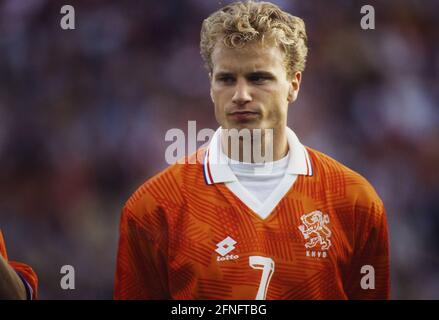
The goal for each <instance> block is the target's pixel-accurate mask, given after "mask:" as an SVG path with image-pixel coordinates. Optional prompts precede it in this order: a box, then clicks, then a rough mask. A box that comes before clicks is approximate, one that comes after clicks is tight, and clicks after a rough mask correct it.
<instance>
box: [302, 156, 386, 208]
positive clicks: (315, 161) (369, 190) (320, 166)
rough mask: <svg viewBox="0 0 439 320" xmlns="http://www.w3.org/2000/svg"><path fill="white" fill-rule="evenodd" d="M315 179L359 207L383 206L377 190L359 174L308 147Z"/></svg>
mask: <svg viewBox="0 0 439 320" xmlns="http://www.w3.org/2000/svg"><path fill="white" fill-rule="evenodd" d="M307 150H308V152H309V153H310V156H311V160H312V166H313V173H314V175H315V178H316V179H317V180H318V181H319V182H320V183H324V185H325V186H326V187H327V188H332V189H333V190H334V192H335V193H340V194H342V195H343V197H344V198H345V199H347V200H348V202H350V203H352V204H353V205H355V206H357V207H372V206H381V207H382V206H383V202H382V200H381V198H380V197H379V196H378V194H377V192H376V191H375V188H374V187H373V186H372V185H371V184H370V183H369V181H367V179H366V178H365V177H363V176H362V175H361V174H359V173H358V172H355V171H354V170H352V169H350V168H348V167H347V166H345V165H343V164H341V163H340V162H338V161H337V160H335V159H333V158H331V157H330V156H328V155H325V154H323V153H321V152H319V151H316V150H313V149H311V148H308V147H307Z"/></svg>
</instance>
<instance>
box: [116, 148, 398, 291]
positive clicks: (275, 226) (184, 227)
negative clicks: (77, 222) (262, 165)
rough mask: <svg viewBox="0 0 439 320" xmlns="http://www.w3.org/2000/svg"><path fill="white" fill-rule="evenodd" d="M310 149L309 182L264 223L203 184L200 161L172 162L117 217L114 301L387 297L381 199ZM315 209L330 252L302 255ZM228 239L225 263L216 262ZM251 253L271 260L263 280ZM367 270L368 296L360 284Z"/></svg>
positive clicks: (318, 248)
mask: <svg viewBox="0 0 439 320" xmlns="http://www.w3.org/2000/svg"><path fill="white" fill-rule="evenodd" d="M307 150H308V152H309V154H310V157H311V161H312V166H313V170H314V174H313V176H303V175H300V176H298V178H297V180H296V182H295V183H294V185H293V187H292V188H291V189H290V190H289V192H288V193H287V194H286V195H285V197H284V198H283V199H282V200H281V202H280V203H279V204H278V205H277V206H276V208H275V209H274V210H273V212H272V213H271V214H270V216H269V217H268V218H267V219H265V220H262V219H261V218H259V216H257V215H256V214H255V213H254V212H252V211H251V209H249V208H248V207H247V206H246V205H245V204H244V203H243V202H241V201H240V200H239V199H238V198H237V197H236V196H235V195H234V194H233V193H232V192H231V191H229V189H228V188H227V187H226V186H225V185H224V184H214V185H207V184H206V183H205V180H204V177H203V167H202V164H176V165H173V166H171V167H169V168H168V169H166V170H165V171H163V172H162V173H160V174H158V175H157V176H155V177H153V178H152V179H150V180H149V181H147V182H146V183H145V184H143V185H142V186H141V187H140V188H139V189H138V190H137V191H136V192H135V193H134V194H133V195H132V196H131V198H130V199H129V200H128V201H127V203H126V205H125V207H124V209H123V212H122V217H121V222H120V238H119V250H118V257H117V269H116V279H115V293H114V298H115V299H255V298H256V295H257V293H258V291H259V290H260V288H261V286H262V291H263V292H265V298H266V299H388V298H389V292H390V280H389V247H388V234H387V222H386V214H385V209H384V206H383V203H382V201H381V199H380V198H379V197H378V195H377V194H376V192H375V190H374V189H373V187H372V186H371V185H370V184H369V183H368V182H367V181H366V180H365V179H364V178H363V177H362V176H360V175H359V174H357V173H355V172H354V171H352V170H350V169H348V168H347V167H345V166H343V165H342V164H340V163H338V162H337V161H335V160H333V159H332V158H330V157H328V156H326V155H324V154H322V153H320V152H318V151H315V150H313V149H310V148H307ZM198 152H204V151H201V150H199V151H198ZM194 156H196V155H193V156H192V157H194ZM202 158H203V157H202V156H199V157H198V159H202ZM314 211H320V212H322V214H323V215H328V216H329V223H327V224H326V227H327V229H329V230H330V232H331V234H330V236H328V237H327V239H326V240H328V239H329V240H330V242H331V244H330V246H329V248H327V250H324V249H322V246H323V245H322V243H320V244H319V243H317V245H315V246H314V247H313V248H305V244H306V243H307V242H308V241H309V240H310V238H308V239H305V237H304V234H303V233H302V231H301V230H300V229H299V226H300V225H303V221H302V220H301V217H302V216H303V215H304V214H307V213H310V212H314ZM319 232H320V233H319V234H320V235H322V236H324V233H322V230H320V231H319ZM314 235H316V234H314ZM228 236H229V237H231V238H232V239H233V240H235V241H236V244H234V249H233V250H232V251H231V252H230V255H231V256H232V259H229V260H224V261H218V257H220V255H219V254H218V253H217V252H216V251H215V250H216V249H217V244H218V243H219V242H221V241H222V240H223V239H225V238H226V237H228ZM323 247H324V246H323ZM313 252H314V253H313ZM319 252H320V256H319ZM323 252H324V253H323ZM313 254H315V256H312V255H313ZM323 254H325V255H326V256H325V257H323ZM252 256H260V257H266V258H269V259H271V261H273V263H272V265H271V267H270V266H267V272H268V273H265V274H264V272H263V269H262V266H260V267H261V268H260V269H258V268H254V267H252V266H250V261H251V258H250V257H252ZM236 257H237V258H236ZM364 265H371V266H373V268H374V270H375V288H374V289H368V290H365V289H362V287H361V279H362V277H364V276H365V275H366V274H362V273H361V267H362V266H364ZM268 274H270V276H267V275H268ZM264 279H265V280H264ZM267 279H268V280H267Z"/></svg>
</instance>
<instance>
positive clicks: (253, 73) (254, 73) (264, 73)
mask: <svg viewBox="0 0 439 320" xmlns="http://www.w3.org/2000/svg"><path fill="white" fill-rule="evenodd" d="M233 75H234V73H233V72H229V71H219V72H217V73H216V74H215V78H220V77H224V76H233ZM245 76H246V77H250V76H263V77H271V78H275V75H274V74H273V73H271V72H270V71H264V70H257V71H251V72H248V73H246V74H245Z"/></svg>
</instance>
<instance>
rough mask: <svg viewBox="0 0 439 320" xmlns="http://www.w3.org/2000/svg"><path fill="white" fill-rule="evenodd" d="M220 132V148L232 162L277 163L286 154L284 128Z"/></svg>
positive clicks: (286, 145) (286, 143) (286, 141)
mask: <svg viewBox="0 0 439 320" xmlns="http://www.w3.org/2000/svg"><path fill="white" fill-rule="evenodd" d="M244 131H247V130H241V131H238V130H225V129H222V131H221V147H222V150H223V152H224V153H225V154H226V155H227V156H228V157H229V158H230V159H232V160H235V161H239V162H251V163H262V162H272V161H277V160H280V159H282V158H283V157H285V156H286V155H287V153H288V149H289V148H288V140H287V135H286V127H283V128H279V129H260V130H255V131H253V130H248V131H247V133H248V134H247V135H246V134H242V132H244Z"/></svg>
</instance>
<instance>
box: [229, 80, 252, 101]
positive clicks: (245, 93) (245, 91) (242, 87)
mask: <svg viewBox="0 0 439 320" xmlns="http://www.w3.org/2000/svg"><path fill="white" fill-rule="evenodd" d="M249 90H250V88H249V87H248V85H247V83H246V81H245V80H243V79H240V80H238V81H237V82H236V87H235V94H234V95H233V97H232V102H233V103H234V104H237V105H243V104H246V103H247V102H250V101H251V100H252V97H251V95H250V92H249Z"/></svg>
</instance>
